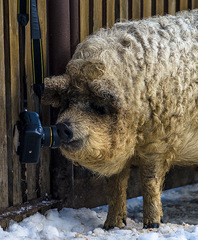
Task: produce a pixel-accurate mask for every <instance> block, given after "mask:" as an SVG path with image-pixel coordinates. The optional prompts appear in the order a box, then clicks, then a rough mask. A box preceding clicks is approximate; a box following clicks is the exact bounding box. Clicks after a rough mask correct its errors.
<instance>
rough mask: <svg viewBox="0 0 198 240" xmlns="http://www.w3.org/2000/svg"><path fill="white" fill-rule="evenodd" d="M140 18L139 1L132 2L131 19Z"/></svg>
mask: <svg viewBox="0 0 198 240" xmlns="http://www.w3.org/2000/svg"><path fill="white" fill-rule="evenodd" d="M140 18H141V1H140V0H133V1H132V19H133V20H138V19H140Z"/></svg>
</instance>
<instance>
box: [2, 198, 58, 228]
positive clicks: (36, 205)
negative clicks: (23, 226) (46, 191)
mask: <svg viewBox="0 0 198 240" xmlns="http://www.w3.org/2000/svg"><path fill="white" fill-rule="evenodd" d="M61 206H62V202H61V201H60V200H50V201H48V200H47V201H46V200H44V199H43V198H39V199H36V200H32V201H29V202H26V203H23V204H20V205H18V206H15V207H10V208H7V209H3V210H0V226H1V227H2V228H4V229H5V228H7V227H8V226H9V222H10V220H11V219H12V220H14V221H16V222H20V221H22V220H23V219H24V217H28V216H31V215H33V214H35V213H36V212H41V213H42V214H44V213H45V212H46V211H47V210H49V209H51V208H58V209H59V208H61Z"/></svg>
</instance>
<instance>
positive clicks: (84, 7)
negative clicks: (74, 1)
mask: <svg viewBox="0 0 198 240" xmlns="http://www.w3.org/2000/svg"><path fill="white" fill-rule="evenodd" d="M88 35H89V0H80V41H81V42H82V41H83V40H84V39H85V38H86V37H87V36H88Z"/></svg>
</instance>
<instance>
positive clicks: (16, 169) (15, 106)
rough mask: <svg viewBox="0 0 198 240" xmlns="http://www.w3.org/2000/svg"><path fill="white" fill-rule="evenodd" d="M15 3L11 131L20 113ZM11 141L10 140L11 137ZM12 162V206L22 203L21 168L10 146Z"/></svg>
mask: <svg viewBox="0 0 198 240" xmlns="http://www.w3.org/2000/svg"><path fill="white" fill-rule="evenodd" d="M16 11H17V1H14V2H13V1H12V0H9V26H10V77H11V116H12V119H11V122H10V123H11V129H12V132H13V128H14V125H15V123H16V121H17V120H18V115H19V112H20V81H19V75H20V68H19V31H18V22H17V20H16V16H17V12H16ZM10 137H11V141H13V139H12V135H11V136H10ZM12 161H13V204H14V205H15V204H19V203H21V201H22V192H21V168H20V163H19V158H18V156H17V155H16V152H15V148H14V146H13V145H12Z"/></svg>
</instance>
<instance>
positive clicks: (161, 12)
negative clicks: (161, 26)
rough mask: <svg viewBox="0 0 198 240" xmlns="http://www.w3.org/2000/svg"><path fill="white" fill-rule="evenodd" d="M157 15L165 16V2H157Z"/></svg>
mask: <svg viewBox="0 0 198 240" xmlns="http://www.w3.org/2000/svg"><path fill="white" fill-rule="evenodd" d="M156 14H159V15H164V0H156Z"/></svg>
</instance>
